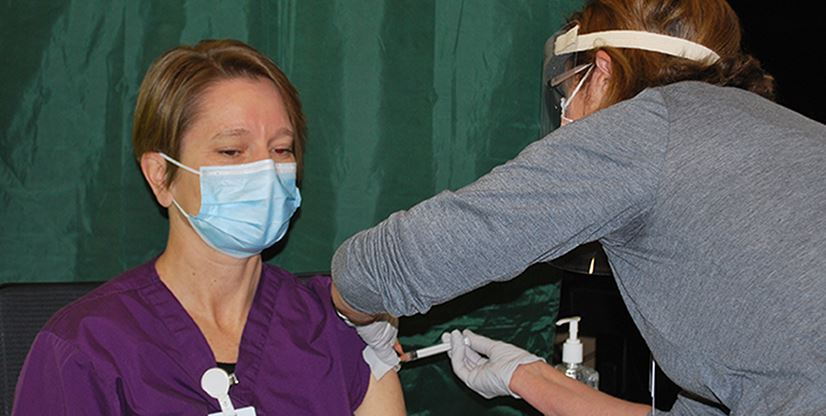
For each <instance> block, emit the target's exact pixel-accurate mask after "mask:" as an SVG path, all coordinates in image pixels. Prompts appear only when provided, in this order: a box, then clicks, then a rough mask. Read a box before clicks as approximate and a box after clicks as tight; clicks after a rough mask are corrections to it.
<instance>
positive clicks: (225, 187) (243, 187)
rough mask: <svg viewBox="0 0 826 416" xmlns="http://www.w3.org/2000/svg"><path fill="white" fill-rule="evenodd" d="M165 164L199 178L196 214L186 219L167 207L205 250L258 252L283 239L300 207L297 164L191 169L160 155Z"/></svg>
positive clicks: (237, 254) (243, 254) (268, 161)
mask: <svg viewBox="0 0 826 416" xmlns="http://www.w3.org/2000/svg"><path fill="white" fill-rule="evenodd" d="M160 155H161V156H162V157H163V158H164V159H166V160H168V161H169V162H170V163H173V164H175V165H177V166H178V167H180V168H182V169H184V170H186V171H188V172H191V173H194V174H196V175H199V176H200V183H201V210H200V212H198V215H190V214H189V213H187V212H186V211H184V209H183V208H182V207H181V206H180V205H179V204H178V201H176V200H175V198H174V197H173V198H172V203H173V204H175V207H176V208H178V211H180V212H181V214H183V216H184V217H185V218H186V219H187V220H188V221H189V223H190V224H191V225H192V228H193V229H195V232H197V233H198V235H199V236H200V237H201V239H203V240H204V242H206V243H207V244H208V245H209V246H210V247H212V248H214V249H216V250H218V251H220V252H222V253H225V254H227V255H230V256H232V257H236V258H246V257H250V256H254V255H256V254H258V253H260V252H261V251H262V250H264V249H265V248H267V247H269V246H271V245H273V244H275V243H276V242H277V241H278V240H280V239H281V238H282V237H284V234H286V232H287V228H288V227H289V224H290V217H292V215H293V213H294V212H295V210H296V209H297V208H298V207H299V206H300V205H301V194H300V193H299V192H298V187H297V186H296V164H295V163H275V162H273V161H272V160H271V159H265V160H260V161H258V162H252V163H245V164H242V165H226V166H201V168H200V170H195V169H192V168H190V167H188V166H186V165H184V164H182V163H180V162H178V161H177V160H175V159H172V158H171V157H169V156H167V155H165V154H163V153H160Z"/></svg>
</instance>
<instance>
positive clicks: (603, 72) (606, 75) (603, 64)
mask: <svg viewBox="0 0 826 416" xmlns="http://www.w3.org/2000/svg"><path fill="white" fill-rule="evenodd" d="M594 59H595V62H594V66H595V68H594V75H593V76H594V79H595V80H597V81H598V83H599V84H600V87H602V88H607V86H608V81H609V80H610V79H611V55H608V52H605V51H603V50H598V51H597V53H596V56H595V58H594ZM603 85H604V87H603Z"/></svg>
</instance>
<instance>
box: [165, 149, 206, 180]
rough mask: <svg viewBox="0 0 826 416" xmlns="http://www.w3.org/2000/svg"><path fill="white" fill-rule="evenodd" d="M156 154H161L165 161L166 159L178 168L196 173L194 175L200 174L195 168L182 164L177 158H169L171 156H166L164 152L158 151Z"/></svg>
mask: <svg viewBox="0 0 826 416" xmlns="http://www.w3.org/2000/svg"><path fill="white" fill-rule="evenodd" d="M158 154H159V155H161V157H162V158H164V159H166V161H167V162H169V163H171V164H173V165H175V166H177V167H179V168H181V169H183V170H185V171H187V172H191V173H194V174H196V175H198V176H201V172H198V171H197V170H195V169H192V168H191V167H189V166H187V165H184V164H183V163H181V162H178V161H177V160H175V159H173V158H171V157H169V156H167V155H166V153H164V152H158Z"/></svg>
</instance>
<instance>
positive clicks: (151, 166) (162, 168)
mask: <svg viewBox="0 0 826 416" xmlns="http://www.w3.org/2000/svg"><path fill="white" fill-rule="evenodd" d="M166 166H167V164H166V159H164V158H163V157H162V156H161V155H160V154H158V152H146V153H144V154H142V155H141V172H143V177H144V178H145V179H146V182H147V183H149V187H150V188H152V192H153V193H154V194H155V199H157V200H158V203H159V204H161V206H163V207H164V208H168V207H169V205H170V204H172V194H171V193H170V192H169V188H168V187H167V184H166Z"/></svg>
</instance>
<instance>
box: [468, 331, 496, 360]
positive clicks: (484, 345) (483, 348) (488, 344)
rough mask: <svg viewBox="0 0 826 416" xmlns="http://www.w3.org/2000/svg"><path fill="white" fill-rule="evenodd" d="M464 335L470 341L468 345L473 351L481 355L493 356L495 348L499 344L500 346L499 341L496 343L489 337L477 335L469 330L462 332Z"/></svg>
mask: <svg viewBox="0 0 826 416" xmlns="http://www.w3.org/2000/svg"><path fill="white" fill-rule="evenodd" d="M462 334H463V335H464V336H465V338H466V339H467V340H468V345H470V348H471V349H473V350H474V351H477V352H479V353H481V354H484V355H487V356H488V357H490V356H491V354H492V353H493V350H494V348H495V347H496V346H497V345H498V344H500V342H499V341H494V340H492V339H490V338H488V337H484V336H482V335H477V334H476V333H474V332H473V331H471V330H469V329H465V330H464V331H462Z"/></svg>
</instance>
